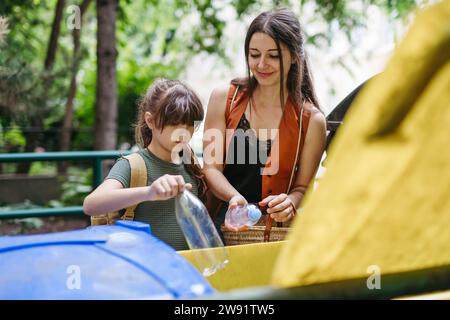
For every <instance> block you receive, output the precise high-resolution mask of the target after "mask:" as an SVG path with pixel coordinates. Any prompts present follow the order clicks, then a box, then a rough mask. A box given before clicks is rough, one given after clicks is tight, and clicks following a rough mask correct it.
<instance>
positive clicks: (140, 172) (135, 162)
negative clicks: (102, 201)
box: [122, 153, 147, 220]
mask: <svg viewBox="0 0 450 320" xmlns="http://www.w3.org/2000/svg"><path fill="white" fill-rule="evenodd" d="M124 158H125V159H127V160H128V162H129V163H130V171H131V179H130V188H138V187H145V186H146V185H147V167H146V165H145V161H144V158H142V156H141V155H140V154H139V153H133V154H130V155H128V156H125V157H124ZM137 205H138V204H135V205H133V206H130V207H128V208H127V209H126V210H125V214H124V215H123V216H122V220H134V210H135V209H136V207H137Z"/></svg>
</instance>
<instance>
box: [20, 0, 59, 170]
mask: <svg viewBox="0 0 450 320" xmlns="http://www.w3.org/2000/svg"><path fill="white" fill-rule="evenodd" d="M64 3H65V0H58V1H57V2H56V7H55V17H54V18H53V24H52V30H51V33H50V38H49V40H48V47H47V54H46V57H45V62H44V75H43V83H44V95H43V96H42V97H41V99H39V100H40V101H37V103H38V104H46V103H47V95H46V93H47V92H48V91H49V88H50V86H51V82H52V77H51V76H50V72H51V71H52V68H53V64H54V63H55V56H56V50H57V48H58V38H59V34H60V30H61V20H62V17H63V9H64ZM43 107H45V105H43ZM31 122H32V123H33V127H36V128H43V119H42V118H41V117H40V116H36V117H34V119H32V121H31ZM38 135H39V132H37V131H36V132H35V131H32V132H30V134H29V135H28V136H27V144H26V146H25V152H34V149H35V148H36V146H37V142H38ZM30 167H31V163H30V162H22V163H20V164H19V165H18V167H17V172H18V173H28V172H29V171H30Z"/></svg>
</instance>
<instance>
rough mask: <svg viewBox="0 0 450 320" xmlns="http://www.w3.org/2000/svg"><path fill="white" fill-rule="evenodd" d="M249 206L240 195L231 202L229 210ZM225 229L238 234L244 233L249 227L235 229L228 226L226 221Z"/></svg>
mask: <svg viewBox="0 0 450 320" xmlns="http://www.w3.org/2000/svg"><path fill="white" fill-rule="evenodd" d="M247 204H248V202H247V200H245V198H244V197H243V196H241V195H240V194H238V195H235V196H233V197H232V198H231V199H230V201H229V202H228V210H230V209H233V208H237V207H245V206H246V205H247ZM225 229H227V230H230V231H234V232H238V231H244V230H246V229H247V226H242V227H240V228H236V227H233V226H232V225H230V224H228V223H227V221H226V220H225Z"/></svg>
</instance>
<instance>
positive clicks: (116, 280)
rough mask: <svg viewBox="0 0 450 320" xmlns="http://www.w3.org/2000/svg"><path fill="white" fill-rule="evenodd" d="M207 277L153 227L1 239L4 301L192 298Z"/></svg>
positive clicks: (124, 225)
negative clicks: (156, 235)
mask: <svg viewBox="0 0 450 320" xmlns="http://www.w3.org/2000/svg"><path fill="white" fill-rule="evenodd" d="M212 293H214V289H213V288H212V287H211V286H210V284H209V283H208V282H207V281H206V279H205V278H204V277H203V276H202V275H201V274H200V273H199V272H198V271H197V270H196V269H195V268H194V267H193V266H192V265H191V264H190V263H189V262H188V261H187V260H185V259H184V258H183V257H182V256H180V255H179V254H178V253H177V252H176V251H175V250H174V249H172V248H171V247H170V246H168V245H167V244H165V243H164V242H162V241H161V240H159V239H157V238H156V237H154V236H152V235H151V231H150V226H149V225H148V224H144V223H140V222H135V221H118V222H117V223H116V224H115V225H113V226H96V227H90V228H87V229H82V230H76V231H68V232H60V233H51V234H42V235H28V236H4V237H0V300H1V299H191V298H195V297H198V296H202V295H209V294H212Z"/></svg>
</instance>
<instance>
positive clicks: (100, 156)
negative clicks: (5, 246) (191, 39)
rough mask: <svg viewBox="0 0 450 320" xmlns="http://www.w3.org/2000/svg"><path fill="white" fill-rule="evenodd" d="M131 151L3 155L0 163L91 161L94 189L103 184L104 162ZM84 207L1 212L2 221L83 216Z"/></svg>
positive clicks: (0, 155) (0, 157)
mask: <svg viewBox="0 0 450 320" xmlns="http://www.w3.org/2000/svg"><path fill="white" fill-rule="evenodd" d="M130 153H131V151H128V150H125V151H118V150H107V151H68V152H43V153H36V152H24V153H1V154H0V163H5V162H30V161H70V160H76V161H79V160H91V161H92V166H93V182H92V184H93V188H96V187H97V186H99V185H100V184H101V183H102V180H103V169H102V161H103V160H108V159H117V158H119V157H121V156H125V155H128V154H130ZM83 214H84V212H83V207H82V206H73V207H60V208H36V209H23V210H9V211H0V219H14V218H29V217H47V216H66V215H83Z"/></svg>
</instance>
